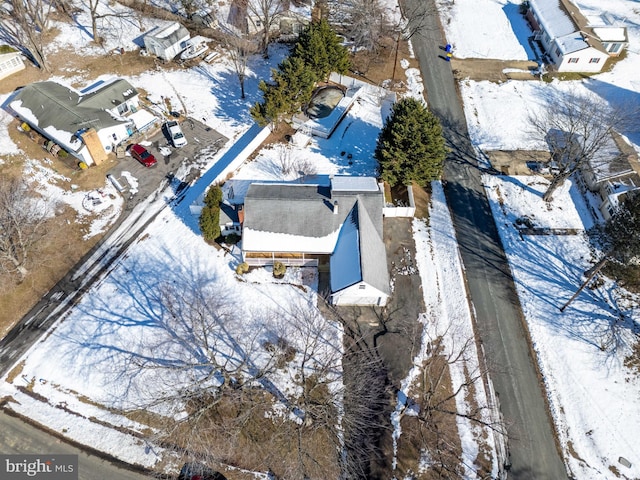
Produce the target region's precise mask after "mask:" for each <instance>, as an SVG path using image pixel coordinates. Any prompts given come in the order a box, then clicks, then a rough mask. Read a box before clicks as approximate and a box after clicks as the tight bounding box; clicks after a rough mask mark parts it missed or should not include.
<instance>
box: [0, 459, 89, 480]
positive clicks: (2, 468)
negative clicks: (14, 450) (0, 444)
mask: <svg viewBox="0 0 640 480" xmlns="http://www.w3.org/2000/svg"><path fill="white" fill-rule="evenodd" d="M0 478H1V479H2V480H5V479H6V480H29V479H36V480H38V479H42V480H78V456H77V455H0Z"/></svg>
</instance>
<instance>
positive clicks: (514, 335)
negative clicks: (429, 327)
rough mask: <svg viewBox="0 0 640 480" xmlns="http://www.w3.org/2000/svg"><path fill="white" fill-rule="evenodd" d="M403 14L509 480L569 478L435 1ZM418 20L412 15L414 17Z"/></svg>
mask: <svg viewBox="0 0 640 480" xmlns="http://www.w3.org/2000/svg"><path fill="white" fill-rule="evenodd" d="M405 2H406V5H407V9H406V11H408V12H410V11H416V10H415V9H416V8H424V9H426V11H428V12H429V14H428V15H427V16H426V17H425V18H424V20H423V21H424V22H426V24H425V25H424V26H423V27H422V28H421V29H420V33H419V34H416V35H414V36H413V38H412V43H413V48H414V51H415V53H416V56H417V58H418V60H419V62H420V68H421V72H422V77H423V80H424V83H425V88H426V91H427V100H428V103H429V106H430V108H431V110H432V111H433V112H434V113H435V114H436V115H437V116H438V117H439V118H440V120H441V122H442V125H443V128H444V134H445V136H446V138H447V141H448V143H449V147H450V148H451V153H450V154H449V156H448V157H447V161H446V163H445V172H444V177H445V179H446V186H445V193H446V196H447V201H448V203H449V207H450V209H451V211H452V215H453V223H454V226H455V229H456V235H457V237H458V242H459V245H460V253H461V255H462V260H463V263H464V267H465V271H466V278H467V283H468V287H469V292H470V296H471V301H472V302H473V306H474V308H475V314H476V317H477V330H478V332H479V335H480V340H481V342H482V343H483V346H484V350H485V356H486V358H487V361H488V363H489V365H490V368H491V378H492V380H493V383H494V387H495V390H496V392H497V394H498V397H499V399H500V405H501V409H502V414H503V416H504V420H505V423H506V425H507V428H508V431H509V451H510V462H511V469H510V471H509V478H515V479H527V480H528V479H531V480H561V479H563V478H567V473H566V470H565V467H564V464H563V462H562V460H561V457H560V455H559V453H558V449H557V448H556V443H555V435H554V432H553V430H552V426H551V421H550V418H549V415H548V412H547V408H546V405H545V400H544V396H543V392H542V390H541V387H540V382H539V381H538V376H537V369H536V366H535V361H534V360H533V359H532V358H531V355H530V347H529V342H528V337H527V331H526V328H525V327H524V323H525V321H524V318H523V316H522V311H521V308H520V303H519V300H518V296H517V294H516V290H515V286H514V283H513V279H512V277H511V273H510V269H509V265H508V263H507V260H506V257H505V254H504V252H503V250H502V245H501V243H500V239H499V236H498V232H497V229H496V226H495V223H494V220H493V217H492V215H491V210H490V208H489V202H488V200H487V197H486V195H485V192H484V189H483V187H482V183H481V179H480V175H481V171H480V170H479V169H478V164H477V160H476V155H475V151H474V149H473V146H472V145H471V141H470V139H469V135H468V132H467V126H466V121H465V117H464V113H463V110H462V105H461V101H460V99H459V97H458V92H457V90H456V86H455V80H454V78H453V73H452V71H451V65H450V64H449V63H448V62H445V61H444V59H443V58H442V57H441V56H442V54H443V50H441V48H440V47H441V46H442V45H443V44H444V43H446V42H445V41H443V38H444V34H443V33H442V32H441V26H440V20H439V17H438V14H437V7H436V5H435V0H424V1H421V0H405ZM415 18H417V16H416V17H415Z"/></svg>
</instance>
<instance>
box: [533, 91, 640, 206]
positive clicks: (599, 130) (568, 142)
mask: <svg viewBox="0 0 640 480" xmlns="http://www.w3.org/2000/svg"><path fill="white" fill-rule="evenodd" d="M547 104H548V106H547V107H546V108H545V109H544V110H543V111H542V112H541V113H540V114H533V113H532V114H530V115H529V124H530V126H531V130H532V134H533V135H534V136H535V137H537V138H539V139H541V140H544V141H546V143H547V145H548V146H549V150H550V153H551V160H552V161H553V162H555V169H554V171H553V172H552V173H553V178H552V180H551V183H550V185H549V187H548V188H547V190H546V191H545V192H544V195H543V197H542V198H543V200H544V201H545V202H550V201H551V200H552V199H553V193H554V192H555V191H556V189H557V188H558V187H560V186H561V185H562V184H563V183H564V181H565V180H566V179H568V178H569V177H570V176H571V175H572V174H573V173H575V172H576V171H577V170H578V169H579V168H581V167H582V166H583V165H585V164H587V163H588V162H591V163H594V162H595V163H599V165H592V166H593V168H596V169H598V168H602V167H604V163H609V162H612V161H614V160H615V158H609V157H608V156H606V155H599V154H600V153H601V152H604V151H605V150H606V149H607V147H608V145H610V144H611V142H613V136H612V135H613V134H614V132H615V131H624V130H625V129H626V128H628V127H629V126H630V123H631V121H632V120H633V118H634V112H633V111H632V110H631V109H630V108H629V106H617V107H615V106H612V105H610V104H609V103H607V102H606V101H605V100H603V99H602V98H601V97H599V96H598V95H596V94H593V93H591V94H566V93H563V94H560V95H556V96H555V97H554V98H551V99H549V100H548V102H547ZM600 157H602V159H600Z"/></svg>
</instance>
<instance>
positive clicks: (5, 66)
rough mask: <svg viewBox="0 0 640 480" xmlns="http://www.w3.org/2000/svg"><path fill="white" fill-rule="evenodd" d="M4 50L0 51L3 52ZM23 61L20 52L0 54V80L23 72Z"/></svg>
mask: <svg viewBox="0 0 640 480" xmlns="http://www.w3.org/2000/svg"><path fill="white" fill-rule="evenodd" d="M3 51H4V50H0V52H3ZM24 68H25V67H24V61H23V60H22V55H21V54H20V52H6V53H0V80H2V79H3V78H6V77H8V76H9V75H11V74H14V73H16V72H19V71H20V70H24Z"/></svg>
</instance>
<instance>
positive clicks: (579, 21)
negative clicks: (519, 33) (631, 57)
mask: <svg viewBox="0 0 640 480" xmlns="http://www.w3.org/2000/svg"><path fill="white" fill-rule="evenodd" d="M527 19H528V21H529V23H530V24H531V27H532V28H533V30H534V32H535V38H536V40H538V41H539V42H540V44H541V45H542V47H543V49H544V50H545V52H546V54H547V57H548V59H549V62H550V63H551V64H552V65H554V67H555V68H556V69H557V70H558V71H559V72H599V71H601V70H602V68H603V67H604V64H605V62H606V61H607V59H608V58H609V57H610V56H616V55H619V54H620V52H621V51H622V50H623V49H624V48H625V47H626V46H627V44H628V37H627V29H626V27H622V26H615V25H613V22H611V20H610V19H609V17H607V16H601V17H591V20H590V19H587V17H585V16H584V15H583V14H582V13H581V12H580V10H579V9H578V7H577V6H576V5H574V4H573V3H571V2H570V1H569V0H529V9H528V11H527Z"/></svg>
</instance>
